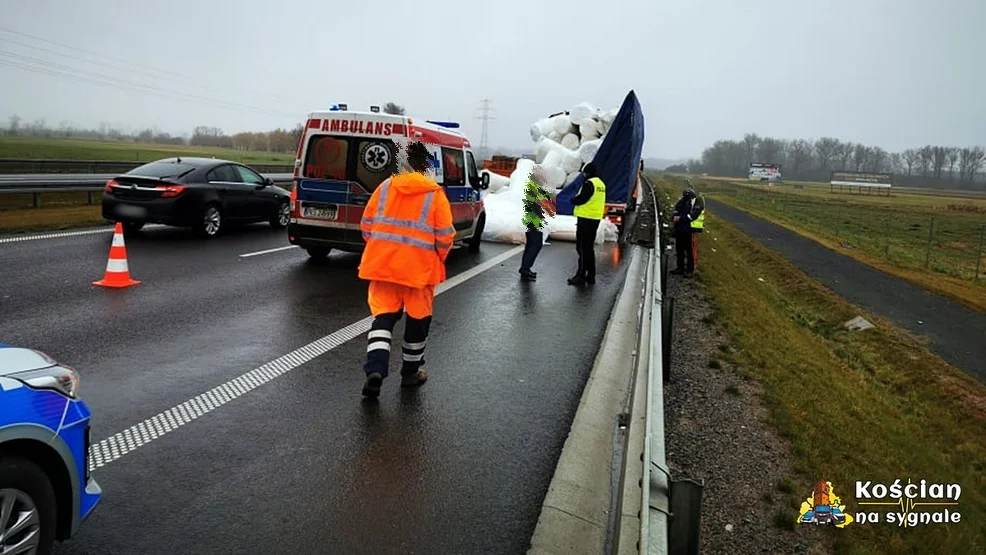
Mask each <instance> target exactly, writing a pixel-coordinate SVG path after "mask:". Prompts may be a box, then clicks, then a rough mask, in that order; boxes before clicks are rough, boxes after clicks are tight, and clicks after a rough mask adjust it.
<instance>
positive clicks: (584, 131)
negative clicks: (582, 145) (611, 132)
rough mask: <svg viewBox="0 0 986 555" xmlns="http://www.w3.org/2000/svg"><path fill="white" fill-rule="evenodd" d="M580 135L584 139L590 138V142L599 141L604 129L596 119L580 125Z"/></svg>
mask: <svg viewBox="0 0 986 555" xmlns="http://www.w3.org/2000/svg"><path fill="white" fill-rule="evenodd" d="M579 134H580V135H582V138H583V139H586V138H588V140H592V139H598V138H599V136H600V135H601V134H602V128H601V127H600V125H599V123H597V122H596V120H594V119H588V120H586V121H584V122H582V124H581V125H579Z"/></svg>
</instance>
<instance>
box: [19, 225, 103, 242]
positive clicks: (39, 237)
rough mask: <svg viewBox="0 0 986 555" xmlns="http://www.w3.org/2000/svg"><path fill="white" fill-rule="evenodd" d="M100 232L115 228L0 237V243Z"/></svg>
mask: <svg viewBox="0 0 986 555" xmlns="http://www.w3.org/2000/svg"><path fill="white" fill-rule="evenodd" d="M98 233H113V228H112V227H105V228H99V229H86V230H83V231H63V232H59V233H40V234H38V235H23V236H13V237H0V244H3V243H20V242H21V241H37V240H38V239H59V238H61V237H79V236H81V235H96V234H98Z"/></svg>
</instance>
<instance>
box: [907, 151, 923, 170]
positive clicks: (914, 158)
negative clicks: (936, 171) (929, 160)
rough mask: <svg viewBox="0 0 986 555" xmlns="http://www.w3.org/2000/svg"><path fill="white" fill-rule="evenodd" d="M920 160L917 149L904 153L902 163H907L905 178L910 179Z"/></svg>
mask: <svg viewBox="0 0 986 555" xmlns="http://www.w3.org/2000/svg"><path fill="white" fill-rule="evenodd" d="M920 160H921V155H920V154H919V153H918V151H917V149H915V148H909V149H907V150H905V151H904V162H905V163H907V177H910V176H911V175H912V174H913V173H914V169H915V168H917V167H918V162H920Z"/></svg>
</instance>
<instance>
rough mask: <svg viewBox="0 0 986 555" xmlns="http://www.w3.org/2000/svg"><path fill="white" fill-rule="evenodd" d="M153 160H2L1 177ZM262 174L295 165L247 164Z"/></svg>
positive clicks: (110, 168)
mask: <svg viewBox="0 0 986 555" xmlns="http://www.w3.org/2000/svg"><path fill="white" fill-rule="evenodd" d="M148 162H152V160H142V161H138V160H132V161H131V160H51V159H41V158H0V175H11V174H34V173H72V174H80V173H88V174H95V173H114V172H117V173H124V172H128V171H130V170H132V169H134V168H136V167H138V166H142V165H144V164H147V163H148ZM247 165H248V166H250V167H251V168H253V169H255V170H257V171H258V172H260V173H290V172H292V171H294V163H293V162H292V163H288V164H250V163H248V164H247Z"/></svg>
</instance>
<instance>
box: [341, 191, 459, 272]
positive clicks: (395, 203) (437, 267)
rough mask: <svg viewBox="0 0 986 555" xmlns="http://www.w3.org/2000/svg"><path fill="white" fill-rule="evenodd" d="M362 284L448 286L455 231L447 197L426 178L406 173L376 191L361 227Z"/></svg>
mask: <svg viewBox="0 0 986 555" xmlns="http://www.w3.org/2000/svg"><path fill="white" fill-rule="evenodd" d="M360 229H361V230H362V231H363V239H364V240H365V241H366V248H365V249H364V251H363V259H362V260H361V262H360V265H359V277H360V278H361V279H367V280H376V281H389V282H392V283H399V284H402V285H406V286H408V287H424V286H426V285H436V284H438V283H441V282H442V281H445V259H446V257H448V253H449V251H451V250H452V242H453V240H454V239H455V228H454V227H452V207H451V205H450V204H449V201H448V197H446V196H445V191H444V190H442V188H441V186H439V185H438V184H437V183H435V182H434V181H432V180H431V179H428V178H427V177H426V176H424V175H423V174H421V173H416V172H415V173H401V174H400V175H395V176H394V177H391V178H390V179H387V180H385V181H384V182H383V183H381V184H380V186H379V187H377V190H375V191H373V194H372V195H371V196H370V200H369V201H368V202H367V203H366V208H365V209H364V210H363V220H362V221H361V222H360Z"/></svg>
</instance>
